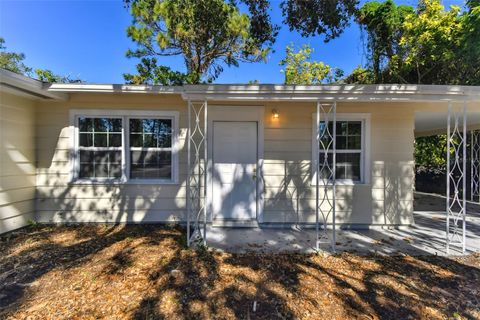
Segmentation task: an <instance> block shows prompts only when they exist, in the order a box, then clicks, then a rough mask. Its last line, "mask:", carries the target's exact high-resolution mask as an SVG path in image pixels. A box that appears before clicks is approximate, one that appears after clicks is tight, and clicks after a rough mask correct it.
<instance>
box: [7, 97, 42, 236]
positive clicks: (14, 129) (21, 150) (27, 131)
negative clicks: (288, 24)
mask: <svg viewBox="0 0 480 320" xmlns="http://www.w3.org/2000/svg"><path fill="white" fill-rule="evenodd" d="M34 104H35V103H34V101H32V100H28V99H26V98H22V97H18V96H15V95H12V94H9V93H5V92H1V93H0V233H3V232H7V231H10V230H14V229H17V228H20V227H23V226H25V225H27V224H28V221H29V220H31V219H33V218H34V202H35V200H34V199H35V149H34V117H35V111H34Z"/></svg>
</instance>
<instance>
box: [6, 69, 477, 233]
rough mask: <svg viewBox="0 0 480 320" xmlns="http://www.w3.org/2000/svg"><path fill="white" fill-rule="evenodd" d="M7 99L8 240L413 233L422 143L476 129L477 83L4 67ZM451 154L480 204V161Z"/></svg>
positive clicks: (460, 134)
mask: <svg viewBox="0 0 480 320" xmlns="http://www.w3.org/2000/svg"><path fill="white" fill-rule="evenodd" d="M0 94H1V96H0V104H1V106H0V108H1V109H0V111H1V112H0V121H1V122H0V123H1V129H0V133H1V136H0V148H1V162H0V165H1V167H0V168H1V172H0V232H7V231H9V230H13V229H16V228H19V227H22V226H25V225H26V224H28V221H29V220H33V221H37V222H40V223H52V222H53V223H57V222H69V223H71V222H75V223H77V222H109V223H110V222H114V223H160V222H162V223H163V222H173V221H175V222H187V220H188V222H189V223H188V224H189V225H191V228H192V229H191V230H190V231H191V232H192V233H195V232H199V233H200V234H201V226H202V225H203V224H202V223H204V222H207V223H208V224H210V223H211V224H212V225H214V226H216V225H218V226H257V225H260V226H265V227H267V226H287V225H291V224H301V225H311V226H314V225H317V226H318V225H320V226H321V224H322V223H323V217H324V216H326V217H325V218H326V223H327V224H328V225H331V224H332V223H333V222H334V221H333V219H335V225H337V226H340V227H345V228H347V227H352V228H363V227H371V226H400V225H407V226H408V225H411V224H413V223H414V220H413V215H412V213H413V193H414V157H413V150H414V139H415V136H420V135H430V134H435V133H447V127H448V128H449V129H450V131H449V135H451V136H453V135H455V134H457V135H458V136H459V137H463V132H464V131H468V132H474V133H475V137H477V139H478V135H479V134H478V132H479V131H475V130H476V129H480V87H467V86H435V85H324V86H292V85H215V84H212V85H185V86H182V87H166V86H144V85H140V86H135V85H111V84H110V85H100V84H44V83H41V82H39V81H36V80H32V79H29V78H26V77H23V76H20V75H17V74H13V73H11V72H8V71H5V70H1V93H0ZM448 120H450V126H449V125H447V123H448ZM317 124H318V125H317ZM334 124H335V125H334ZM455 124H457V125H455ZM464 125H465V128H466V130H464V129H463V128H464V127H463V126H464ZM457 129H459V130H457ZM334 135H335V136H336V139H332V138H331V137H332V136H334ZM465 136H466V134H465ZM473 136H474V134H473V133H472V137H473ZM462 150H463V149H462ZM462 150H459V151H457V152H456V153H454V154H455V155H459V154H460V153H459V152H460V151H462ZM467 151H468V152H470V151H469V150H467ZM468 158H470V157H468ZM452 159H453V160H452V161H451V163H452V164H453V163H454V162H458V163H459V165H460V167H461V168H463V167H462V165H461V164H462V163H463V165H465V166H466V165H468V166H470V165H471V166H472V168H476V170H477V171H476V172H477V176H476V177H474V178H473V179H471V181H470V180H469V181H470V182H471V185H472V190H474V189H473V188H477V189H476V190H477V191H476V192H477V193H476V194H477V195H478V166H479V164H478V161H477V162H474V161H472V163H471V164H470V163H468V164H467V163H466V161H467V160H466V158H465V161H464V162H462V161H463V160H458V159H457V158H452ZM472 159H473V156H472ZM477 159H478V158H477ZM316 163H318V165H315V164H316ZM334 164H335V165H334ZM452 167H453V165H452ZM333 168H334V169H333ZM452 170H456V169H455V168H454V169H452ZM472 170H473V169H472ZM472 172H473V171H472ZM465 175H466V173H465ZM465 175H464V176H465ZM464 180H465V179H464ZM464 182H465V183H464V185H465V186H466V185H467V184H466V181H464ZM469 184H470V183H469ZM460 185H461V184H460ZM474 185H475V187H474ZM467 187H470V186H467ZM465 189H466V188H465V187H464V188H463V189H462V190H461V192H460V193H459V194H460V195H461V194H462V192H463V191H464V190H465ZM451 192H453V191H452V190H451ZM451 194H452V195H453V193H451ZM473 194H475V192H473ZM459 199H460V200H461V199H463V198H462V197H461V196H460V198H459ZM460 202H461V201H460ZM187 212H189V214H187ZM452 214H453V215H455V214H462V212H461V209H460V211H458V212H453V211H452ZM195 230H197V231H195Z"/></svg>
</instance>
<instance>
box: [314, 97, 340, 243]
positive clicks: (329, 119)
mask: <svg viewBox="0 0 480 320" xmlns="http://www.w3.org/2000/svg"><path fill="white" fill-rule="evenodd" d="M336 111H337V105H336V103H333V104H322V103H320V102H318V103H317V121H316V123H317V128H316V129H317V131H316V138H317V146H318V149H317V151H318V152H316V164H315V174H316V210H315V214H316V220H315V222H316V223H315V230H316V241H315V244H316V249H317V250H319V249H320V245H321V244H323V243H330V244H331V246H332V250H333V251H334V252H335V241H336V239H335V238H336V225H335V210H336V208H335V205H336V204H335V202H336V199H335V193H336V192H335V191H336V190H335V189H336V181H335V180H336V178H335V177H336V174H335V166H336V141H335V136H336V122H337V121H336ZM330 218H331V219H332V229H333V230H332V235H331V236H330V234H329V232H328V221H329V219H330ZM320 219H321V221H320ZM320 223H321V224H322V230H320Z"/></svg>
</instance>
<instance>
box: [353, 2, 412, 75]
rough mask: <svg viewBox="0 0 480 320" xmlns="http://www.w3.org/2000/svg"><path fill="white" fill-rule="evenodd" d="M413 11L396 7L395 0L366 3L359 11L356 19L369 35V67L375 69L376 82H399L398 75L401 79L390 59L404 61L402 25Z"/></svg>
mask: <svg viewBox="0 0 480 320" xmlns="http://www.w3.org/2000/svg"><path fill="white" fill-rule="evenodd" d="M412 13H414V10H413V8H412V7H410V6H404V5H401V6H396V5H395V3H394V2H393V1H392V0H387V1H385V2H376V1H373V2H367V3H365V4H364V5H363V6H362V7H361V8H360V9H359V10H358V12H357V14H356V21H357V23H358V24H359V25H360V27H361V28H362V30H363V31H365V32H366V34H367V41H366V48H367V59H368V68H369V69H371V70H372V73H373V82H374V83H382V82H385V81H386V80H388V81H391V80H393V81H397V82H398V79H397V78H401V76H400V75H397V74H395V71H394V70H393V69H392V68H391V66H390V65H389V62H390V61H391V60H392V59H397V60H398V62H397V63H401V62H402V59H400V57H402V56H403V55H404V48H403V47H402V46H400V39H401V37H402V35H403V28H402V24H403V23H404V21H405V17H406V16H407V15H409V14H412ZM356 71H357V72H358V71H359V70H356ZM365 80H367V79H365ZM402 80H403V79H402ZM400 82H404V81H400Z"/></svg>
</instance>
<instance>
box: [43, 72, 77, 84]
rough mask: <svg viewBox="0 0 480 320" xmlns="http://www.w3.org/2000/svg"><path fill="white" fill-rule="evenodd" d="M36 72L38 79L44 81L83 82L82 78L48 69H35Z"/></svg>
mask: <svg viewBox="0 0 480 320" xmlns="http://www.w3.org/2000/svg"><path fill="white" fill-rule="evenodd" d="M35 74H36V76H37V79H38V80H40V81H43V82H49V83H81V82H83V81H82V80H81V79H79V78H76V79H73V78H70V76H61V75H58V74H54V73H53V72H52V71H51V70H48V69H35Z"/></svg>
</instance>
